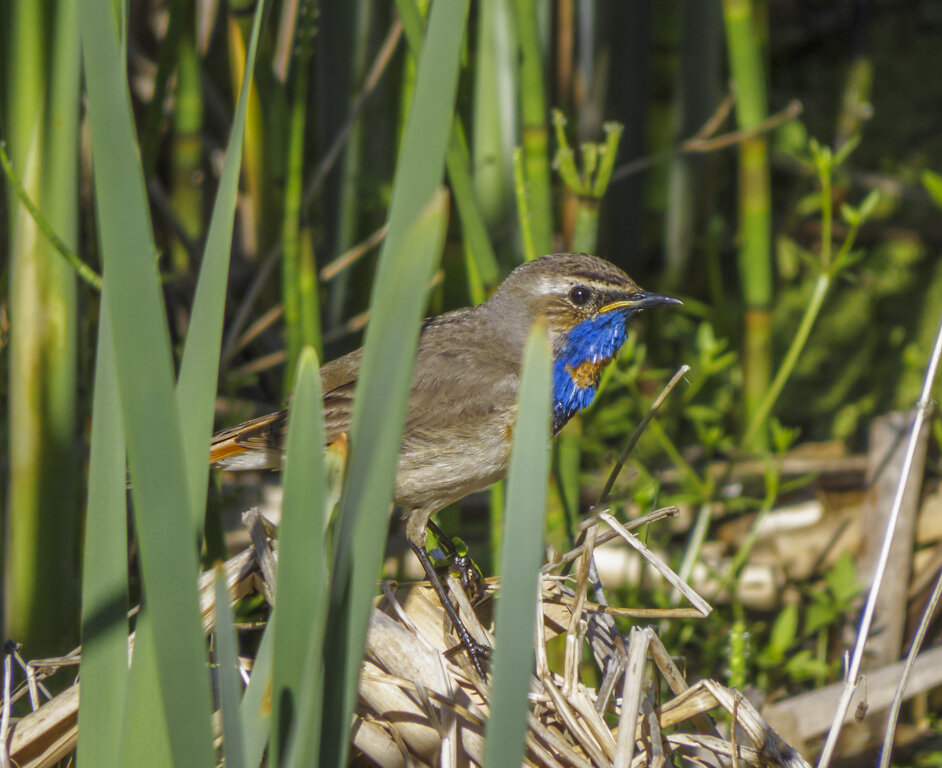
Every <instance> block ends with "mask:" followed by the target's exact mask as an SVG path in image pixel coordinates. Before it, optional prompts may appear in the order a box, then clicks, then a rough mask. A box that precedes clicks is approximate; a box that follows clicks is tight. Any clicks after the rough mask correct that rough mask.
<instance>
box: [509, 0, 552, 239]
mask: <svg viewBox="0 0 942 768" xmlns="http://www.w3.org/2000/svg"><path fill="white" fill-rule="evenodd" d="M514 18H515V19H516V22H517V41H518V43H519V46H520V89H519V93H520V99H521V102H520V111H521V120H522V123H523V130H522V134H523V164H524V168H525V169H526V180H527V192H528V194H529V199H530V211H531V227H532V229H533V246H534V248H535V250H536V253H537V254H539V255H543V254H546V253H550V252H551V251H552V247H553V208H552V199H551V196H550V162H549V131H548V130H547V126H546V91H545V86H544V81H543V63H542V57H541V56H540V38H539V32H538V30H537V20H536V3H535V2H534V0H514Z"/></svg>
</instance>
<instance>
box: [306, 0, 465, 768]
mask: <svg viewBox="0 0 942 768" xmlns="http://www.w3.org/2000/svg"><path fill="white" fill-rule="evenodd" d="M437 7H439V8H442V7H446V6H444V5H441V4H440V5H438V6H437ZM433 15H434V9H433ZM433 20H434V19H433ZM462 22H463V18H462ZM433 28H434V27H433ZM458 40H459V41H460V37H459V38H458ZM455 44H456V45H457V41H455ZM419 84H420V86H421V84H422V78H421V65H420V77H419ZM422 94H423V91H422V88H421V87H419V88H417V89H416V99H417V101H418V99H419V98H420V97H421V96H422ZM407 135H408V132H407ZM439 138H441V143H440V144H439V147H440V154H439V155H438V157H439V158H443V156H444V140H445V139H446V138H447V129H446V130H443V131H441V135H440V137H439ZM407 141H408V138H407ZM404 167H406V168H411V166H408V165H407V166H404ZM438 167H439V169H441V162H440V163H439V166H438ZM447 211H448V199H447V195H446V194H445V193H444V191H442V192H440V193H439V194H438V195H437V196H436V197H435V198H434V199H433V200H432V201H431V202H430V203H429V205H428V206H427V207H426V209H425V210H424V211H422V212H421V213H420V215H419V217H418V218H417V219H416V221H415V224H414V226H413V227H412V228H411V230H410V231H409V232H407V233H406V234H405V235H404V236H403V235H400V236H399V238H398V240H397V241H396V243H395V248H394V249H392V250H389V251H384V257H385V261H383V262H381V264H380V275H379V277H378V278H377V283H376V284H377V286H381V288H378V289H377V291H376V292H375V293H374V297H373V303H372V305H371V307H372V310H371V311H372V313H373V314H372V320H371V322H370V326H369V329H368V331H367V337H366V348H365V350H364V355H363V363H362V366H361V369H360V380H359V382H358V385H357V392H356V400H355V402H354V412H353V419H352V424H351V430H350V435H351V438H350V445H351V454H350V461H349V463H348V465H347V476H346V481H345V483H344V492H343V496H342V497H341V501H340V512H339V514H338V520H339V524H340V525H339V527H340V530H339V532H338V536H337V547H336V556H335V561H334V567H333V574H332V579H331V596H330V606H331V607H330V611H331V614H330V617H329V619H328V625H329V626H330V627H331V632H330V634H329V635H328V637H327V641H326V643H325V652H326V655H325V665H324V675H325V677H324V681H325V682H324V686H325V687H324V700H325V701H330V702H333V706H332V707H331V708H328V709H327V710H325V713H324V727H323V740H322V742H321V743H322V749H321V765H322V766H341V765H343V764H344V763H345V762H346V760H345V755H346V752H347V749H348V736H347V731H348V729H349V724H350V717H351V715H352V714H353V707H354V704H355V702H356V684H357V677H358V674H359V670H360V665H361V657H362V654H363V643H364V640H365V638H366V627H367V622H368V620H369V608H370V602H371V599H372V597H373V595H374V594H375V593H376V576H377V572H378V570H379V564H380V560H381V558H382V554H383V545H384V543H385V541H386V531H387V527H388V523H387V511H388V509H389V505H390V502H391V500H392V489H393V480H394V477H395V472H396V462H397V457H398V454H399V440H400V437H401V435H402V428H403V424H404V422H405V415H406V406H407V401H408V396H409V385H410V382H411V379H412V360H413V358H414V356H415V348H416V344H417V342H418V331H419V321H420V319H421V316H422V310H423V308H424V306H425V301H426V295H427V290H426V286H427V285H428V283H429V279H430V277H431V274H432V271H433V269H434V265H435V263H436V261H437V259H438V257H439V255H440V254H441V249H442V245H443V239H444V233H445V229H446V217H447ZM393 221H394V222H396V221H397V220H396V218H395V217H394V218H393ZM387 242H388V241H387Z"/></svg>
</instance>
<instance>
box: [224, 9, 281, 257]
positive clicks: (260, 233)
mask: <svg viewBox="0 0 942 768" xmlns="http://www.w3.org/2000/svg"><path fill="white" fill-rule="evenodd" d="M251 5H252V6H253V7H254V3H252V4H251ZM246 19H247V20H248V23H251V16H247V17H246V18H243V17H242V16H239V17H235V16H233V15H230V16H229V18H228V25H229V26H228V30H229V66H230V69H231V71H232V92H233V94H235V95H236V98H238V93H239V91H240V90H241V88H242V78H243V77H244V75H245V40H246V38H247V37H248V28H247V27H246V26H245V25H244V24H245V22H246ZM240 21H242V22H243V23H241V24H240ZM242 153H243V155H242V179H243V184H244V189H245V196H246V198H247V199H248V203H249V205H248V206H247V207H245V208H243V209H242V213H243V215H244V214H246V213H250V214H251V221H249V222H245V221H244V220H243V226H242V234H243V240H242V247H243V249H244V251H245V252H246V254H247V255H248V256H249V257H254V256H256V255H257V254H259V253H261V252H263V250H264V249H265V247H266V245H267V241H268V236H267V234H266V229H265V228H266V226H269V223H268V221H266V219H267V216H266V213H267V212H268V211H269V210H271V208H272V207H273V205H274V198H273V195H271V194H269V192H270V190H269V183H268V180H269V174H268V159H267V157H266V152H265V120H264V117H263V115H262V105H261V102H260V100H259V95H258V88H257V87H256V85H255V83H252V84H251V85H250V87H249V108H248V115H247V117H246V121H245V144H244V145H243V149H242Z"/></svg>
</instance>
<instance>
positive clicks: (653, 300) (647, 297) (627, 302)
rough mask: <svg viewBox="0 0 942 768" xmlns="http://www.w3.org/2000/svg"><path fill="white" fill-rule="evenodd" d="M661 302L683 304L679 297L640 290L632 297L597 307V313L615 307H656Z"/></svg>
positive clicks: (635, 308) (608, 310) (637, 308)
mask: <svg viewBox="0 0 942 768" xmlns="http://www.w3.org/2000/svg"><path fill="white" fill-rule="evenodd" d="M661 304H683V302H682V301H681V300H680V299H675V298H672V297H671V296H662V295H661V294H659V293H647V292H646V291H640V292H639V293H636V294H634V298H631V299H619V300H618V301H610V302H609V303H608V304H606V305H605V306H603V307H601V308H599V313H602V312H611V311H612V310H615V309H634V310H639V309H646V308H648V307H656V306H659V305H661Z"/></svg>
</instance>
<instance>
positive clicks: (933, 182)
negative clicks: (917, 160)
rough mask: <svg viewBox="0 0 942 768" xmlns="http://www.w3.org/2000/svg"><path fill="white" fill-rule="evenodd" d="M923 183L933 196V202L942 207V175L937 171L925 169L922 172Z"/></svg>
mask: <svg viewBox="0 0 942 768" xmlns="http://www.w3.org/2000/svg"><path fill="white" fill-rule="evenodd" d="M922 185H923V186H924V187H925V188H926V192H928V193H929V196H930V197H931V198H932V202H934V203H935V204H936V205H937V206H939V208H942V175H939V174H938V173H936V172H935V171H930V170H925V171H923V172H922Z"/></svg>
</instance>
